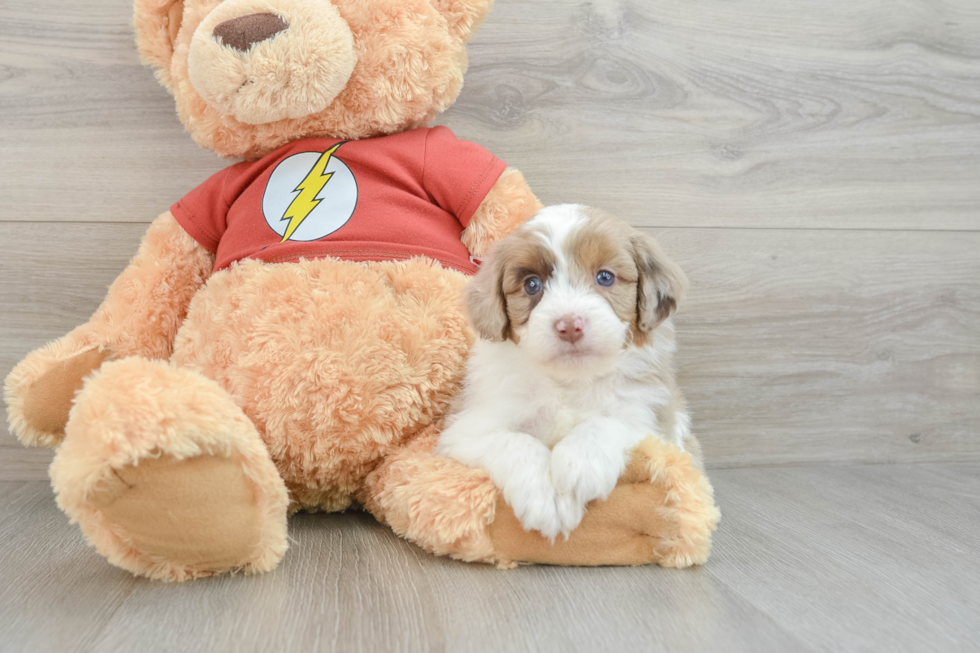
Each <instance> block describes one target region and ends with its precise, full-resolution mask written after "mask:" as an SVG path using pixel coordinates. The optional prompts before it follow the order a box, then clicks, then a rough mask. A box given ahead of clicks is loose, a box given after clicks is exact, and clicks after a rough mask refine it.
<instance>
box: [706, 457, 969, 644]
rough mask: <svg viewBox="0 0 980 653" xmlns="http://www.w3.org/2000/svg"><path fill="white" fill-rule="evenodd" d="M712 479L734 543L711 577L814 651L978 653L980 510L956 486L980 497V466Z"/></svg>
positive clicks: (813, 470)
mask: <svg viewBox="0 0 980 653" xmlns="http://www.w3.org/2000/svg"><path fill="white" fill-rule="evenodd" d="M951 472H952V473H951ZM961 475H966V477H968V479H969V480H967V479H966V478H964V477H963V476H961ZM713 479H714V483H715V487H716V489H717V491H718V496H719V498H720V504H721V508H722V512H723V514H724V518H725V523H724V525H723V526H722V528H723V529H725V530H726V531H727V535H726V537H725V540H724V541H725V542H726V544H727V546H724V547H722V546H719V547H717V548H716V550H715V557H714V559H713V560H712V563H713V564H709V565H708V567H707V570H708V573H709V574H710V575H711V576H712V577H714V578H717V579H719V580H721V581H723V582H724V583H725V584H726V585H727V586H729V587H732V588H733V589H734V591H735V592H737V593H738V594H739V595H740V596H742V597H744V598H746V599H747V600H748V601H749V602H751V603H752V604H753V605H754V606H756V607H757V608H759V609H761V610H763V611H764V612H765V613H766V614H768V615H769V616H771V617H772V618H773V620H774V621H776V623H778V624H779V625H780V626H782V627H783V628H784V629H786V630H788V631H789V632H792V633H794V634H795V635H797V636H799V637H800V638H801V639H803V641H806V642H807V643H808V644H810V645H811V646H813V647H814V648H815V649H816V650H866V651H967V650H976V647H977V642H978V641H980V616H978V615H980V591H978V589H977V587H978V585H977V582H976V578H977V575H978V573H980V559H978V558H977V556H976V551H977V548H978V545H980V520H978V518H980V508H978V506H977V504H976V502H975V501H974V502H972V504H971V502H968V501H962V500H960V499H959V497H957V495H956V494H955V493H956V492H958V491H959V492H962V491H963V490H967V491H968V492H969V493H970V494H971V495H973V496H974V497H975V495H976V493H977V488H978V487H980V467H978V466H976V465H958V466H957V465H930V464H919V465H907V466H892V465H889V466H847V467H828V466H819V467H785V468H769V469H766V470H761V469H760V470H718V471H716V472H715V473H714V476H713ZM924 488H925V489H924ZM937 495H942V496H943V497H945V499H943V500H939V499H938V497H937Z"/></svg>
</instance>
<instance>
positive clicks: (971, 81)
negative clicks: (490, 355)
mask: <svg viewBox="0 0 980 653" xmlns="http://www.w3.org/2000/svg"><path fill="white" fill-rule="evenodd" d="M130 14H131V2H130V1H129V0H98V1H97V2H85V3H77V2H76V3H68V2H64V1H63V0H38V1H37V2H34V3H31V4H30V5H17V4H16V3H7V4H6V5H4V6H3V7H0V70H2V71H3V73H2V76H0V79H3V81H4V83H3V85H2V87H0V114H2V115H3V116H4V120H3V122H2V124H0V196H2V197H3V198H4V199H5V202H4V208H3V210H2V212H0V220H17V221H36V220H57V221H74V220H79V221H94V220H96V221H113V222H141V221H146V220H148V219H150V218H152V217H153V216H154V215H156V214H157V213H159V212H160V211H162V210H164V209H165V208H166V207H168V206H169V205H170V204H171V203H173V202H174V201H176V200H177V199H178V198H179V197H181V196H182V195H183V194H184V193H186V192H187V191H188V190H190V189H191V188H193V187H194V186H196V185H197V184H199V183H201V182H203V181H204V180H205V179H206V178H207V176H208V175H209V174H210V173H212V172H214V171H216V170H218V169H220V168H221V167H222V166H223V165H225V164H224V163H222V162H221V161H220V160H219V159H218V158H217V157H215V156H214V155H212V154H210V153H208V152H206V151H204V150H202V149H201V148H199V147H197V146H196V145H195V144H194V143H193V142H192V141H191V140H190V138H189V137H188V136H187V134H185V133H184V132H183V129H182V127H181V126H180V124H179V123H178V121H177V118H176V116H175V112H174V108H173V102H172V100H171V99H170V98H169V97H168V96H167V94H166V92H165V91H164V90H163V89H162V88H160V87H159V85H158V84H157V83H156V82H155V80H154V79H153V77H152V75H151V73H150V71H149V70H147V69H143V68H141V67H140V66H139V63H138V59H137V55H136V51H135V47H134V45H133V43H132V33H131V28H130V26H129V21H130ZM978 32H980V6H978V5H977V4H976V3H975V2H974V1H973V0H912V1H909V2H903V3H898V4H895V3H891V4H888V5H887V8H886V6H885V5H883V4H882V3H881V1H880V0H819V1H817V2H810V3H806V4H805V5H803V6H800V5H799V3H785V2H784V3H773V2H768V1H767V0H747V1H745V2H739V3H737V4H732V3H730V2H727V1H726V0H704V1H702V2H698V3H672V2H665V1H660V0H657V1H654V2H616V1H612V0H602V1H600V2H591V3H581V2H579V0H557V1H556V0H533V1H528V0H499V1H498V2H497V4H496V7H495V8H494V11H493V13H492V14H491V15H490V18H489V19H488V20H487V21H486V23H485V25H484V27H483V29H482V31H481V32H479V33H478V34H477V36H476V38H475V40H474V42H473V43H472V48H471V53H470V54H471V56H470V60H471V69H470V71H469V73H468V77H467V84H466V87H465V89H464V91H463V94H462V96H461V97H460V99H459V101H458V102H457V104H456V106H454V107H453V108H452V109H450V110H449V111H448V112H447V113H446V114H444V115H443V116H442V117H441V119H440V121H441V122H443V123H445V124H447V125H449V126H450V127H452V128H454V129H456V130H457V131H458V132H459V134H460V135H461V136H463V137H466V138H469V139H471V140H475V141H477V142H480V143H482V144H484V145H485V146H486V147H488V148H489V149H491V150H492V151H493V152H495V153H497V154H498V155H499V156H501V157H502V158H504V159H506V160H508V161H509V162H510V163H511V164H512V165H515V166H517V167H519V168H521V169H522V170H524V171H525V173H526V174H527V176H528V178H529V180H530V181H531V184H532V187H533V188H535V190H536V191H537V192H538V193H539V195H540V196H541V198H542V199H543V200H544V201H546V202H549V203H552V202H559V201H570V200H574V201H582V202H586V203H590V204H595V205H598V206H603V207H606V208H608V209H611V210H613V211H618V212H624V213H631V214H633V215H635V216H637V219H638V220H641V221H642V224H645V225H649V226H685V227H690V226H702V227H705V226H710V227H719V226H720V227H732V226H739V227H752V226H754V227H758V226H767V227H774V226H781V227H785V226H792V227H822V228H827V227H837V228H845V229H851V228H874V229H889V228H905V229H977V228H978V227H980V185H978V184H977V183H976V173H975V170H976V167H977V161H978V158H980V46H978V45H977V43H978V40H977V39H976V34H977V33H978ZM52 171H57V173H56V174H53V173H52Z"/></svg>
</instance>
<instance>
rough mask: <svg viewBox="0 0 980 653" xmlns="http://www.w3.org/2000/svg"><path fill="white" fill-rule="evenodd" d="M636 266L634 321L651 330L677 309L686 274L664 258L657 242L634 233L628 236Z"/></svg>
mask: <svg viewBox="0 0 980 653" xmlns="http://www.w3.org/2000/svg"><path fill="white" fill-rule="evenodd" d="M630 244H631V246H632V248H633V258H634V260H635V261H636V267H637V269H638V270H639V273H640V275H639V280H638V282H637V288H636V322H637V326H638V327H640V331H646V332H650V331H653V330H654V329H656V328H657V326H658V325H659V324H660V323H661V322H663V321H664V320H666V319H667V318H668V317H670V316H671V314H672V313H673V312H674V311H675V310H677V305H678V304H680V302H681V300H682V299H684V294H685V293H686V292H687V276H686V275H685V274H684V272H683V271H682V270H681V269H680V268H679V267H677V264H676V263H674V262H673V261H671V260H670V259H669V258H667V255H666V254H664V252H663V250H662V249H660V244H659V243H658V242H657V241H655V240H654V239H653V238H650V237H649V236H644V235H642V234H637V235H635V236H633V237H632V238H631V239H630Z"/></svg>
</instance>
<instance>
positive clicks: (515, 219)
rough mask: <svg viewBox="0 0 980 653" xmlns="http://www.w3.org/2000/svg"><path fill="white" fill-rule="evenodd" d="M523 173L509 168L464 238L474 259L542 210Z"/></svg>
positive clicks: (484, 201)
mask: <svg viewBox="0 0 980 653" xmlns="http://www.w3.org/2000/svg"><path fill="white" fill-rule="evenodd" d="M542 208H543V207H542V205H541V202H539V201H538V198H536V197H535V196H534V193H532V192H531V188H530V187H529V186H528V185H527V182H526V181H524V175H522V174H521V173H520V171H519V170H516V169H514V168H507V169H506V170H504V172H503V174H501V175H500V177H499V178H498V179H497V181H496V183H494V185H493V187H492V188H491V189H490V192H489V193H487V196H486V197H485V198H484V199H483V201H482V202H481V203H480V206H479V207H478V208H477V209H476V212H475V213H474V214H473V217H472V218H470V222H469V224H468V225H467V227H466V229H464V230H463V233H462V235H461V239H462V241H463V244H464V245H466V249H468V250H469V251H470V254H472V255H473V256H477V257H481V256H485V255H486V253H487V250H488V249H489V248H490V245H492V244H494V243H495V242H497V241H498V240H500V239H501V238H503V237H504V236H506V235H507V234H509V233H510V232H512V231H514V229H517V227H518V226H519V225H520V224H521V223H522V222H524V221H525V220H527V219H528V218H530V217H531V216H532V215H534V214H535V213H537V212H538V211H540V210H541V209H542Z"/></svg>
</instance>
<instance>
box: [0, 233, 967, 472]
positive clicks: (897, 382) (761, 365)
mask: <svg viewBox="0 0 980 653" xmlns="http://www.w3.org/2000/svg"><path fill="white" fill-rule="evenodd" d="M53 226H54V225H52V224H51V223H35V224H26V223H0V240H2V241H3V242H5V243H7V244H8V246H9V248H10V249H9V250H8V251H9V254H8V256H7V257H6V258H4V259H3V260H2V261H0V275H3V276H4V277H5V278H11V277H18V276H19V277H20V278H22V279H24V281H23V282H22V283H19V284H9V285H5V286H2V287H0V302H2V304H3V306H5V307H6V310H5V312H4V313H3V314H2V315H0V374H3V375H6V373H7V371H9V370H10V369H11V367H12V366H13V365H14V364H15V363H16V361H17V360H19V359H20V358H21V357H22V356H23V355H25V354H26V353H27V352H28V351H29V350H30V349H32V348H34V347H37V346H38V345H40V344H43V343H44V342H45V341H47V340H50V339H52V338H56V337H58V336H60V335H61V334H63V333H65V332H67V331H68V330H70V329H71V328H73V327H74V326H76V325H77V324H79V323H81V322H83V321H84V320H86V319H87V318H88V316H89V315H90V314H91V312H92V311H93V310H94V309H95V307H96V306H97V305H98V303H99V301H101V299H102V297H103V295H104V293H105V288H106V287H107V286H108V284H109V283H110V282H111V280H112V278H113V277H114V276H115V274H117V272H118V271H119V270H121V269H122V267H123V266H124V265H125V263H126V261H127V260H128V258H129V257H130V255H131V254H132V253H133V252H135V249H136V244H137V243H138V241H139V238H140V236H141V234H142V231H143V229H144V228H145V225H140V224H117V225H112V226H111V228H109V226H108V225H106V224H97V223H96V224H69V225H65V224H60V225H57V229H58V233H59V234H61V235H62V236H63V238H61V239H58V240H47V239H45V234H46V233H48V231H49V230H50V229H51V228H52V227H53ZM651 233H653V234H654V235H656V236H657V237H658V238H659V239H660V240H661V241H662V242H663V243H664V246H665V247H666V249H667V251H668V252H670V253H671V254H672V255H673V256H674V257H675V258H676V259H677V260H678V262H679V263H680V264H681V265H682V266H683V267H684V269H685V270H687V272H688V274H689V276H690V277H691V280H692V292H691V297H690V300H689V301H688V302H687V303H686V304H685V305H683V306H682V307H681V311H680V312H679V314H678V330H679V340H680V352H679V354H678V361H679V377H680V380H681V384H682V387H683V388H684V389H685V391H686V392H687V394H688V397H689V399H690V400H691V410H692V415H693V417H694V426H695V429H696V432H697V433H698V435H699V436H700V437H701V438H702V441H703V443H704V447H705V451H706V455H707V460H708V462H709V464H710V465H712V466H714V467H724V466H743V465H755V464H788V463H798V462H826V461H866V462H894V461H906V462H911V461H929V460H932V461H942V460H949V461H962V460H980V433H978V428H980V401H977V398H978V397H980V320H978V319H977V318H978V314H980V284H977V281H976V280H977V279H978V278H980V257H978V256H977V255H976V252H977V251H980V234H976V233H943V232H878V231H847V232H844V231H819V230H754V229H662V230H654V231H651ZM49 461H50V452H47V451H40V452H38V451H22V450H21V449H20V445H19V444H17V443H16V442H15V441H14V440H13V438H11V437H10V436H9V434H6V433H5V432H4V434H3V435H2V436H0V478H7V479H11V480H14V479H43V478H45V470H46V467H47V464H48V462H49Z"/></svg>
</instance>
